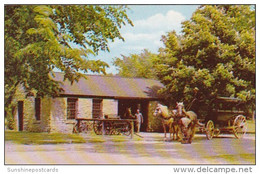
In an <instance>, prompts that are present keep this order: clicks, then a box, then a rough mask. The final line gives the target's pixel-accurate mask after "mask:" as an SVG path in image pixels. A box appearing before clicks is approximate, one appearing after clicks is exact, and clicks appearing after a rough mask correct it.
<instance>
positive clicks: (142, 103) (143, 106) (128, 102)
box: [118, 99, 149, 132]
mask: <svg viewBox="0 0 260 174" xmlns="http://www.w3.org/2000/svg"><path fill="white" fill-rule="evenodd" d="M148 104H149V101H146V100H135V99H121V100H119V101H118V115H119V116H120V117H121V118H122V116H123V115H124V114H125V112H126V109H127V108H131V112H132V114H133V115H134V114H135V113H136V110H137V109H140V111H141V113H142V115H143V118H144V120H143V124H142V125H141V129H140V130H141V131H142V132H146V131H147V128H148V107H149V105H148Z"/></svg>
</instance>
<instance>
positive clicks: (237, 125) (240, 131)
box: [233, 115, 247, 139]
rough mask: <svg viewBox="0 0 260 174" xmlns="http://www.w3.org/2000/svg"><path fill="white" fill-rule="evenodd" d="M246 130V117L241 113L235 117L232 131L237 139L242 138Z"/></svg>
mask: <svg viewBox="0 0 260 174" xmlns="http://www.w3.org/2000/svg"><path fill="white" fill-rule="evenodd" d="M246 131H247V123H246V118H245V116H243V115H239V116H237V117H236V118H235V120H234V123H233V132H234V135H235V137H236V138H237V139H240V138H243V137H244V135H245V134H246Z"/></svg>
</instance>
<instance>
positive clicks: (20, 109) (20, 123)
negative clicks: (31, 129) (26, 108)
mask: <svg viewBox="0 0 260 174" xmlns="http://www.w3.org/2000/svg"><path fill="white" fill-rule="evenodd" d="M23 103H24V102H23V101H18V128H19V131H23V105H24V104H23Z"/></svg>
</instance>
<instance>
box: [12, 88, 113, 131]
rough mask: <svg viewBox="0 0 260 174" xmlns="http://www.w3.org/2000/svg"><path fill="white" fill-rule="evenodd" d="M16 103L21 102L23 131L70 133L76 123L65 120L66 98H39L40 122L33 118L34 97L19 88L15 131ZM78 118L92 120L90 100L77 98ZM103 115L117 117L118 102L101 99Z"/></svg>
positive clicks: (17, 124)
mask: <svg viewBox="0 0 260 174" xmlns="http://www.w3.org/2000/svg"><path fill="white" fill-rule="evenodd" d="M18 101H23V103H24V106H23V107H24V112H23V117H24V119H23V130H24V131H30V132H63V133H71V132H72V130H73V126H74V125H75V123H76V120H74V119H67V98H66V97H56V98H50V97H45V98H41V111H40V120H36V117H35V97H33V96H29V97H26V96H25V93H24V90H23V89H22V88H19V90H18V91H17V93H16V95H15V97H14V103H15V106H16V108H15V115H14V121H15V126H14V127H15V128H14V129H15V130H19V120H18ZM77 107H78V113H77V117H78V118H92V98H78V102H77ZM103 115H109V116H115V115H118V101H117V100H113V99H103Z"/></svg>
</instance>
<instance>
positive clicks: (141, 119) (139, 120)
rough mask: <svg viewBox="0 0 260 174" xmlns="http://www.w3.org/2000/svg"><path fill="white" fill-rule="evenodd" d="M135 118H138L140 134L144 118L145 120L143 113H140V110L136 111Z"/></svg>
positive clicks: (137, 125) (137, 128)
mask: <svg viewBox="0 0 260 174" xmlns="http://www.w3.org/2000/svg"><path fill="white" fill-rule="evenodd" d="M135 116H136V124H135V126H136V132H140V127H141V124H142V123H143V121H144V118H143V115H142V113H141V112H140V110H139V109H137V110H136V114H135Z"/></svg>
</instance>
